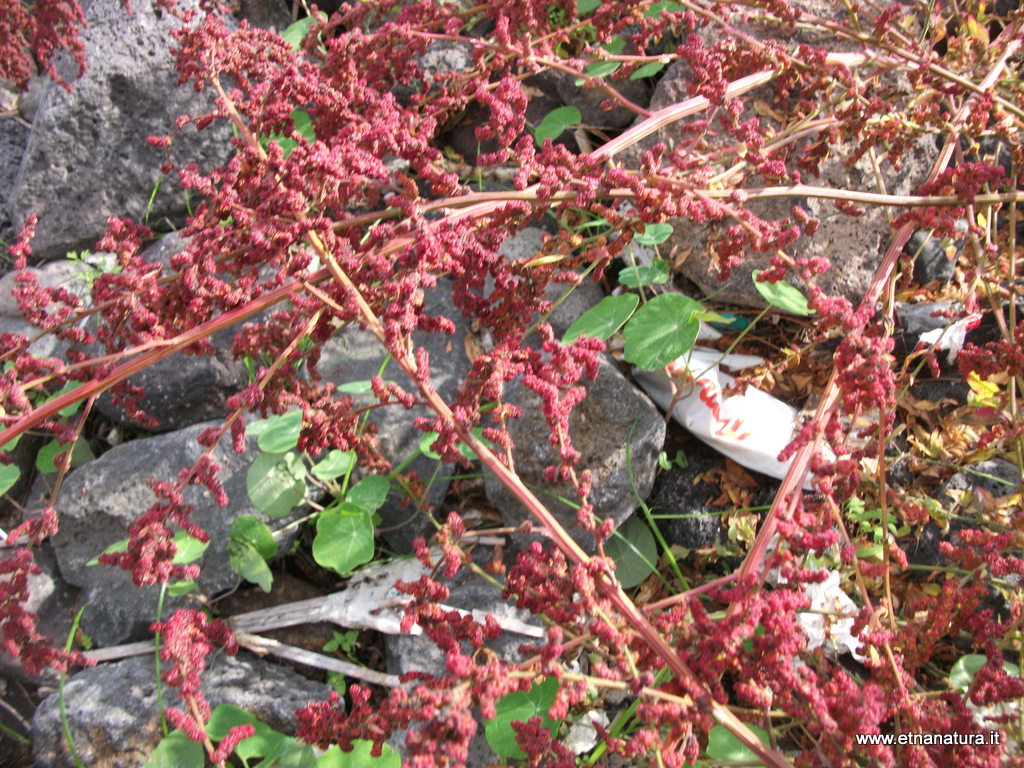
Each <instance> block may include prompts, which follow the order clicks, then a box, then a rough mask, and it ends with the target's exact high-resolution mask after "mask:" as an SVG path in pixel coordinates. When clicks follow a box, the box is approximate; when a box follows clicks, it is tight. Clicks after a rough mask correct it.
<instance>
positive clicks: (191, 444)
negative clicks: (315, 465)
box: [53, 421, 294, 645]
mask: <svg viewBox="0 0 1024 768" xmlns="http://www.w3.org/2000/svg"><path fill="white" fill-rule="evenodd" d="M219 424H221V422H219V421H212V422H206V423H203V424H197V425H196V426H193V427H188V428H186V429H182V430H179V431H177V432H172V433H170V434H166V435H159V436H157V437H150V438H147V439H143V440H133V441H131V442H128V443H124V444H122V445H119V446H117V447H115V448H112V449H111V450H110V451H108V452H107V453H105V454H103V455H102V456H100V457H99V458H98V459H96V460H95V461H91V462H89V463H88V464H86V465H84V466H82V467H79V468H78V469H76V470H74V471H73V472H71V473H70V474H69V475H68V476H67V478H66V479H65V481H64V483H63V485H62V487H61V493H60V496H59V497H58V499H57V504H56V508H57V511H58V513H59V515H60V531H59V532H58V533H57V535H56V536H55V537H54V539H53V548H54V551H55V553H56V555H57V561H58V563H59V564H60V570H61V573H62V574H63V576H64V578H65V579H66V580H67V581H68V582H69V583H70V584H72V585H74V586H77V587H81V588H82V603H83V604H84V605H87V608H86V610H85V613H84V614H83V615H82V628H83V630H84V631H85V632H86V633H87V634H88V635H90V636H91V637H92V638H93V639H94V640H95V641H96V642H97V643H98V644H99V645H113V644H116V643H120V642H125V641H128V640H135V639H140V638H144V637H148V634H149V633H148V627H149V624H150V623H151V622H152V621H154V620H155V618H156V615H157V612H156V610H157V601H158V599H159V595H160V587H158V586H151V587H145V588H139V587H136V586H135V585H134V584H133V583H132V581H131V576H130V574H129V573H128V572H126V571H123V570H121V569H119V568H113V567H109V566H102V565H89V561H90V560H92V559H93V558H94V557H96V556H97V555H99V554H100V553H101V552H103V551H104V550H105V549H106V548H107V547H109V546H110V545H111V544H113V543H115V542H116V541H118V540H120V539H123V538H124V537H125V536H126V535H127V533H126V530H127V528H128V526H130V525H131V524H132V523H133V522H134V521H135V520H136V519H137V518H138V517H140V516H141V515H142V514H143V513H144V512H145V511H146V510H147V509H148V508H149V507H150V506H151V505H152V504H153V503H154V501H155V497H154V495H153V493H152V491H150V490H149V488H148V487H147V485H146V481H147V480H149V479H150V478H156V479H158V480H168V481H170V480H174V478H176V477H177V475H178V472H179V471H180V470H181V469H182V468H183V467H188V466H191V465H193V464H194V463H195V462H196V460H197V459H198V458H199V457H200V455H201V454H202V453H203V451H204V450H205V449H203V448H202V446H200V445H199V444H198V443H197V442H196V438H197V437H198V435H199V433H200V432H202V431H203V430H204V429H206V428H209V427H213V426H218V425H219ZM254 449H255V439H254V438H253V439H250V451H253V450H254ZM213 458H214V461H216V462H217V464H218V465H219V466H220V467H221V468H222V469H221V473H220V481H221V483H222V485H223V486H224V491H225V493H227V496H228V499H229V506H228V507H227V508H226V509H222V508H221V507H220V506H218V504H217V502H216V501H215V500H214V498H213V495H212V494H211V493H210V491H209V490H207V489H206V488H202V487H199V486H191V487H189V488H188V489H187V490H186V491H185V493H184V498H185V503H186V504H190V505H192V506H193V507H194V509H193V511H192V514H191V517H192V520H193V521H194V522H195V523H197V524H198V525H199V526H200V527H202V528H203V529H204V530H205V531H206V532H207V533H208V534H209V535H210V543H209V546H208V547H207V549H206V551H205V553H204V554H203V556H202V557H201V558H200V559H199V560H198V561H197V562H198V564H199V565H200V566H201V567H202V573H201V575H200V577H199V587H200V588H201V589H202V590H203V591H204V592H205V593H206V594H207V595H211V594H215V593H217V592H220V591H223V590H225V589H229V588H230V587H232V586H234V585H235V584H236V583H237V581H238V576H237V575H236V574H235V572H234V571H233V570H232V568H231V565H230V564H229V562H228V530H229V528H230V526H231V522H232V521H233V520H234V519H235V518H236V517H238V516H240V515H244V514H249V515H256V516H257V517H260V518H261V519H263V520H266V519H267V518H266V516H265V515H263V514H262V513H261V512H259V511H258V510H256V509H255V508H254V507H252V506H251V504H250V502H249V499H248V494H247V491H246V473H247V471H248V468H249V465H250V464H251V462H252V453H250V454H248V455H238V454H236V453H234V452H233V451H232V450H231V448H230V446H229V445H225V444H224V442H222V443H221V445H219V446H218V447H217V448H216V449H215V450H214V453H213ZM281 522H284V521H281ZM292 538H294V531H292V532H291V533H290V534H289V536H288V537H286V538H285V539H284V540H282V541H279V542H278V551H279V552H287V551H288V547H289V545H290V543H291V539H292ZM187 599H188V598H187V596H185V597H181V598H170V597H169V598H168V600H167V601H165V604H164V615H167V614H168V613H169V611H170V610H173V607H174V606H176V605H180V604H183V603H184V601H186V600H187Z"/></svg>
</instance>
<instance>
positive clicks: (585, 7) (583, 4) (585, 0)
mask: <svg viewBox="0 0 1024 768" xmlns="http://www.w3.org/2000/svg"><path fill="white" fill-rule="evenodd" d="M600 7H601V0H576V13H578V14H579V15H580V16H586V15H587V14H588V13H590V12H591V11H596V10H597V9H598V8H600Z"/></svg>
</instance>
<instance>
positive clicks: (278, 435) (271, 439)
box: [249, 411, 302, 453]
mask: <svg viewBox="0 0 1024 768" xmlns="http://www.w3.org/2000/svg"><path fill="white" fill-rule="evenodd" d="M263 422H264V424H263V426H262V427H261V428H260V430H259V432H258V434H259V446H260V450H261V451H263V452H264V453H284V452H285V451H290V450H291V449H292V448H294V447H295V446H296V444H298V442H299V433H300V432H302V411H289V412H288V413H282V414H281V415H280V416H271V417H270V418H268V419H264V420H263ZM252 426H255V425H252ZM252 426H250V427H249V429H250V430H252ZM251 434H257V433H256V432H255V430H253V431H252V432H251Z"/></svg>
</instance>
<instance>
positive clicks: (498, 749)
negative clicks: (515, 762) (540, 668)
mask: <svg viewBox="0 0 1024 768" xmlns="http://www.w3.org/2000/svg"><path fill="white" fill-rule="evenodd" d="M557 693H558V680H556V679H555V678H553V677H548V678H545V679H544V681H543V682H542V683H539V684H537V685H534V686H533V687H532V688H531V689H530V690H528V691H523V692H521V693H510V694H509V695H508V696H505V697H504V698H502V699H501V700H499V701H498V703H497V705H496V708H497V714H496V715H495V716H494V719H493V720H489V721H488V722H487V725H486V726H485V727H484V736H486V738H487V743H488V744H489V745H490V746H491V749H493V750H494V752H495V754H498V755H500V756H501V757H511V758H517V759H522V758H524V757H526V755H525V754H524V753H523V751H522V750H521V749H520V748H519V745H518V744H517V743H516V733H515V731H513V730H512V723H516V722H522V723H525V722H527V721H528V720H530V719H531V718H534V717H539V718H541V719H542V720H543V722H544V727H545V728H547V729H548V732H550V733H551V735H552V736H554V735H555V731H556V730H557V729H558V722H557V721H555V720H552V719H551V716H550V715H549V714H548V710H549V709H551V705H552V704H554V703H555V694H557Z"/></svg>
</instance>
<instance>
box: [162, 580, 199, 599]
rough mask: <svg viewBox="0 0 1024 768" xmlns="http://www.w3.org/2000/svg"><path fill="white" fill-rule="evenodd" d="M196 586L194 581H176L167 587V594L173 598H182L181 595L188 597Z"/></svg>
mask: <svg viewBox="0 0 1024 768" xmlns="http://www.w3.org/2000/svg"><path fill="white" fill-rule="evenodd" d="M196 586H197V585H196V583H195V582H194V581H176V582H174V583H173V584H168V585H167V594H168V595H170V596H171V597H180V596H181V595H187V594H188V593H189V592H191V591H192V590H193V589H195V588H196Z"/></svg>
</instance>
